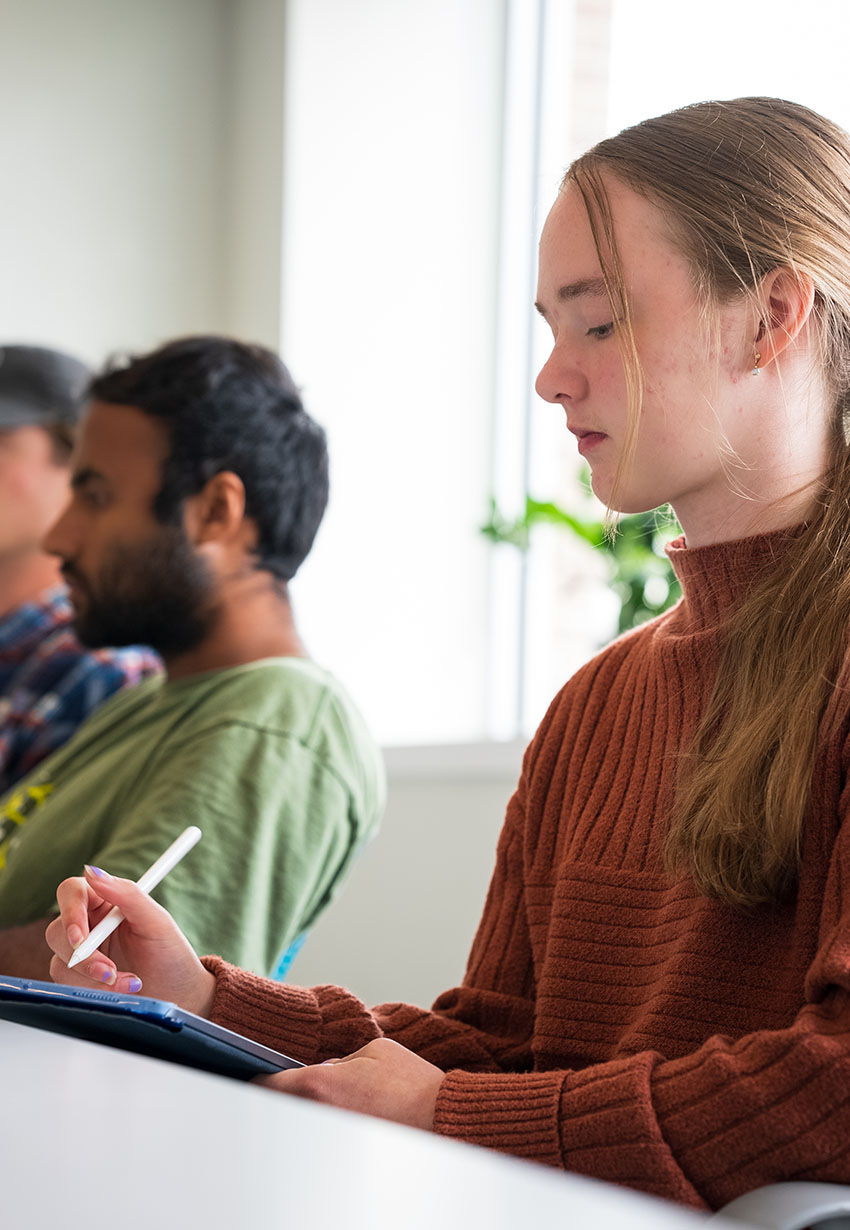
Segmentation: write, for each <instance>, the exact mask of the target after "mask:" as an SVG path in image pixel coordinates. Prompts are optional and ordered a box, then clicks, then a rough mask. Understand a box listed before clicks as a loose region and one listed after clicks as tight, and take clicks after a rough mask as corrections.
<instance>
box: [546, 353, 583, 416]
mask: <svg viewBox="0 0 850 1230" xmlns="http://www.w3.org/2000/svg"><path fill="white" fill-rule="evenodd" d="M534 387H535V388H536V389H537V392H538V394H539V396H540V397H542V398H543V400H544V401H550V402H552V403H554V404H555V405H557V404H559V403H560V402H563V401H570V402H573V401H580V400H581V398H582V397H584V396H585V395H586V394H587V378H586V377H585V375H584V373H583V372H582V371H581V370H580V369H579V368H578V367H577V366H576V364H575V363H574V362H573V360H572V359H571V357H570V355H569V354H568V353H567V351H566V349H565V347H563V346H555V347H554V348H553V350H552V353H551V354H550V355H549V358H548V359H547V360H546V362H545V363H544V364H543V366H542V367H541V369H540V373H539V375H538V377H537V380H536V381H535V385H534Z"/></svg>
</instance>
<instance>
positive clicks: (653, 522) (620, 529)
mask: <svg viewBox="0 0 850 1230" xmlns="http://www.w3.org/2000/svg"><path fill="white" fill-rule="evenodd" d="M541 524H545V525H555V526H559V527H560V528H562V529H564V530H565V531H566V532H568V533H571V534H575V535H576V537H578V538H580V539H582V540H583V541H584V542H587V543H589V544H590V546H592V547H594V548H595V549H596V550H598V551H601V552H602V553H603V554H604V555H605V556H606V558H607V560H608V564H609V569H610V574H611V587H612V589H613V590H614V592H615V593H616V594H617V597H618V598H619V599H620V615H619V620H618V631H619V632H624V631H625V630H626V629H627V628H634V627H636V626H637V625H638V624H641V623H644V622H645V621H646V620H647V619H651V618H652V617H653V616H655V615H660V614H661V612H662V611H666V610H667V608H668V607H670V606H672V605H673V603H674V602H676V601H677V599H678V598H679V595H680V593H681V590H680V588H679V583H678V581H677V580H676V578H675V575H674V573H673V569H672V568H671V566H670V562H669V560H668V559H667V557H666V555H665V554H664V546H665V544H666V543H668V542H669V541H670V540H671V539H673V538H675V537H676V535H677V534H679V533H681V531H680V529H679V527H678V526H677V525H676V524H675V522H674V521H673V520H672V519H665V518H664V517H662V516H659V514H657V513H655V512H648V513H636V514H634V515H631V516H625V517H621V518H620V519H619V521H618V522H617V526H616V532H615V533H614V534H611V533H609V532H607V531H606V527H605V523H604V521H603V520H602V519H601V518H590V519H583V518H582V517H579V516H576V515H575V514H573V513H569V512H567V511H566V509H564V508H561V507H560V505H558V504H554V503H551V502H541V501H540V500H534V499H532V498H531V496H526V501H525V511H524V512H523V514H522V516H520V517H517V518H515V519H513V520H511V519H510V518H506V517H504V516H503V515H502V513H501V511H500V509H499V507H498V504H497V503H496V501H495V500H494V499H491V500H490V515H489V518H488V520H487V522H486V523H485V524H484V525H482V527H481V532H482V534H484V535H485V536H486V537H487V538H489V539H490V541H491V542H496V543H508V544H510V545H511V546H514V547H516V548H517V549H518V550H520V551H527V550H528V548H529V545H530V542H531V535H532V532H533V530H534V527H535V526H536V525H541Z"/></svg>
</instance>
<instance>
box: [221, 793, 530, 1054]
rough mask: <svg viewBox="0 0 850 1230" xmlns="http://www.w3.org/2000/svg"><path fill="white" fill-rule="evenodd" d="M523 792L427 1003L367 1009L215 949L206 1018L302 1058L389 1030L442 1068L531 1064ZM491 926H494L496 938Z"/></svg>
mask: <svg viewBox="0 0 850 1230" xmlns="http://www.w3.org/2000/svg"><path fill="white" fill-rule="evenodd" d="M521 857H522V804H521V801H520V791H517V794H516V795H515V796H514V798H513V799H512V800H511V803H510V804H509V807H508V818H507V821H506V824H505V827H504V829H503V831H502V836H501V838H500V841H499V847H498V851H497V858H496V867H495V871H494V873H493V878H492V881H491V884H490V890H489V894H488V898H487V904H486V906H485V910H484V915H483V918H482V921H481V923H480V925H479V929H478V933H477V935H476V938H475V942H474V944H473V948H472V953H471V956H470V960H469V966H468V970H467V975H466V978H465V980H464V983H463V985H462V986H460V987H457V988H455V989H454V990H451V991H447V992H446V993H445V994H443V995H441V996H440V998H439V999H438V1000H437V1001H436V1003H435V1004H434V1006H433V1008H432V1009H431V1010H430V1011H428V1010H426V1009H423V1008H417V1007H414V1006H413V1005H411V1004H401V1003H391V1004H382V1005H380V1006H379V1007H377V1008H374V1009H371V1010H370V1009H368V1008H367V1007H366V1006H365V1005H364V1004H363V1003H361V1001H360V1000H358V999H357V998H356V997H355V996H354V995H351V994H350V993H349V992H348V991H345V990H343V989H342V988H340V987H332V986H319V987H313V988H312V989H310V990H307V989H305V988H301V987H295V986H291V985H289V984H282V983H274V982H269V981H268V980H266V979H264V978H258V977H255V976H253V975H251V974H248V973H246V972H245V971H244V970H238V969H235V968H234V967H233V966H231V965H228V964H227V963H226V962H224V961H221V960H220V959H218V958H216V957H205V958H204V964H205V965H206V966H207V968H208V969H210V970H211V971H212V972H213V973H214V974H215V975H216V994H215V999H214V1003H213V1009H212V1019H213V1020H215V1021H217V1022H218V1023H219V1024H221V1025H225V1026H226V1027H227V1028H229V1029H235V1030H237V1031H238V1032H240V1033H248V1034H250V1036H251V1037H253V1038H256V1039H257V1040H258V1041H260V1042H263V1043H265V1045H267V1046H271V1047H274V1048H275V1049H276V1050H281V1051H284V1052H285V1053H287V1054H291V1055H292V1056H293V1058H296V1059H300V1060H302V1061H303V1062H305V1063H320V1062H322V1061H323V1060H324V1059H328V1058H334V1057H338V1056H341V1055H347V1054H350V1053H351V1052H352V1051H354V1050H357V1049H358V1048H359V1047H361V1046H365V1045H366V1043H367V1042H370V1041H371V1040H372V1039H373V1038H379V1037H387V1038H392V1039H393V1040H394V1041H396V1042H399V1043H401V1044H402V1045H403V1046H406V1047H407V1048H408V1049H409V1050H412V1051H415V1052H416V1053H417V1054H418V1055H421V1056H422V1057H423V1058H424V1059H427V1060H429V1061H430V1062H431V1063H434V1064H436V1065H437V1066H438V1067H441V1068H443V1069H444V1070H448V1069H449V1068H463V1069H464V1070H466V1071H467V1072H501V1071H522V1070H526V1069H528V1068H530V1067H531V1066H532V1063H533V1060H532V1055H531V1045H530V1041H531V1034H532V1028H533V1021H534V981H533V975H532V963H531V957H530V948H529V942H528V934H527V931H526V926H525V909H524V901H523V891H522V879H521V877H520V876H518V875H517V874H516V869H515V864H516V862H517V860H518V859H521ZM494 933H498V934H499V939H498V942H494V940H493V936H494Z"/></svg>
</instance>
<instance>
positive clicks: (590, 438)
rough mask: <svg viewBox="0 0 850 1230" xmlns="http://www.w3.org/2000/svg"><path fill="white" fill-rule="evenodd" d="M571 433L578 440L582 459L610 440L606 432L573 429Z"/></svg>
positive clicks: (580, 428)
mask: <svg viewBox="0 0 850 1230" xmlns="http://www.w3.org/2000/svg"><path fill="white" fill-rule="evenodd" d="M570 431H571V432H572V433H573V435H574V436H575V437H576V438H577V439H578V451H579V452H580V453H581V455H582V457H584V456H586V454H587V453H589V452H590V451H591V449H594V448H596V446H597V445H598V444H601V443H602V441H603V440H607V439H608V437H607V436H606V435H605V432H604V431H585V430H584V428H582V427H571V428H570Z"/></svg>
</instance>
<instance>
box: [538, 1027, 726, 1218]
mask: <svg viewBox="0 0 850 1230" xmlns="http://www.w3.org/2000/svg"><path fill="white" fill-rule="evenodd" d="M659 1060H660V1056H658V1055H656V1054H654V1053H653V1052H650V1051H646V1052H643V1053H641V1054H639V1055H631V1056H629V1057H628V1058H626V1059H618V1060H612V1061H610V1062H608V1063H604V1064H598V1065H594V1066H593V1067H590V1068H586V1069H584V1070H583V1071H578V1072H569V1073H567V1079H566V1080H565V1082H564V1087H563V1091H562V1096H561V1104H560V1109H559V1119H560V1124H561V1128H560V1131H561V1146H562V1150H563V1158H564V1165H565V1166H566V1167H568V1168H569V1169H570V1170H572V1171H574V1172H575V1173H576V1174H583V1175H587V1176H588V1177H590V1178H594V1179H601V1180H602V1181H603V1182H606V1183H618V1184H622V1185H623V1186H625V1187H636V1188H638V1189H639V1190H640V1191H643V1192H646V1193H647V1194H649V1195H653V1196H662V1197H664V1198H666V1199H667V1200H675V1201H676V1202H677V1203H680V1204H687V1205H691V1206H695V1207H696V1208H700V1209H705V1208H707V1205H706V1202H705V1200H704V1199H703V1197H702V1195H701V1194H700V1193H699V1192H698V1191H697V1190H696V1189H695V1188H694V1186H693V1185H692V1184H691V1183H690V1181H689V1180H688V1178H687V1176H686V1175H685V1174H684V1172H683V1171H682V1168H681V1166H680V1165H679V1162H678V1160H677V1158H676V1157H675V1156H674V1154H673V1152H672V1150H671V1148H670V1145H669V1143H668V1141H667V1140H666V1139H665V1137H664V1134H663V1132H662V1130H661V1125H660V1124H659V1121H658V1116H657V1110H656V1107H655V1105H654V1102H653V1098H652V1078H653V1074H654V1071H655V1068H656V1066H657V1064H658V1062H659Z"/></svg>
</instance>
